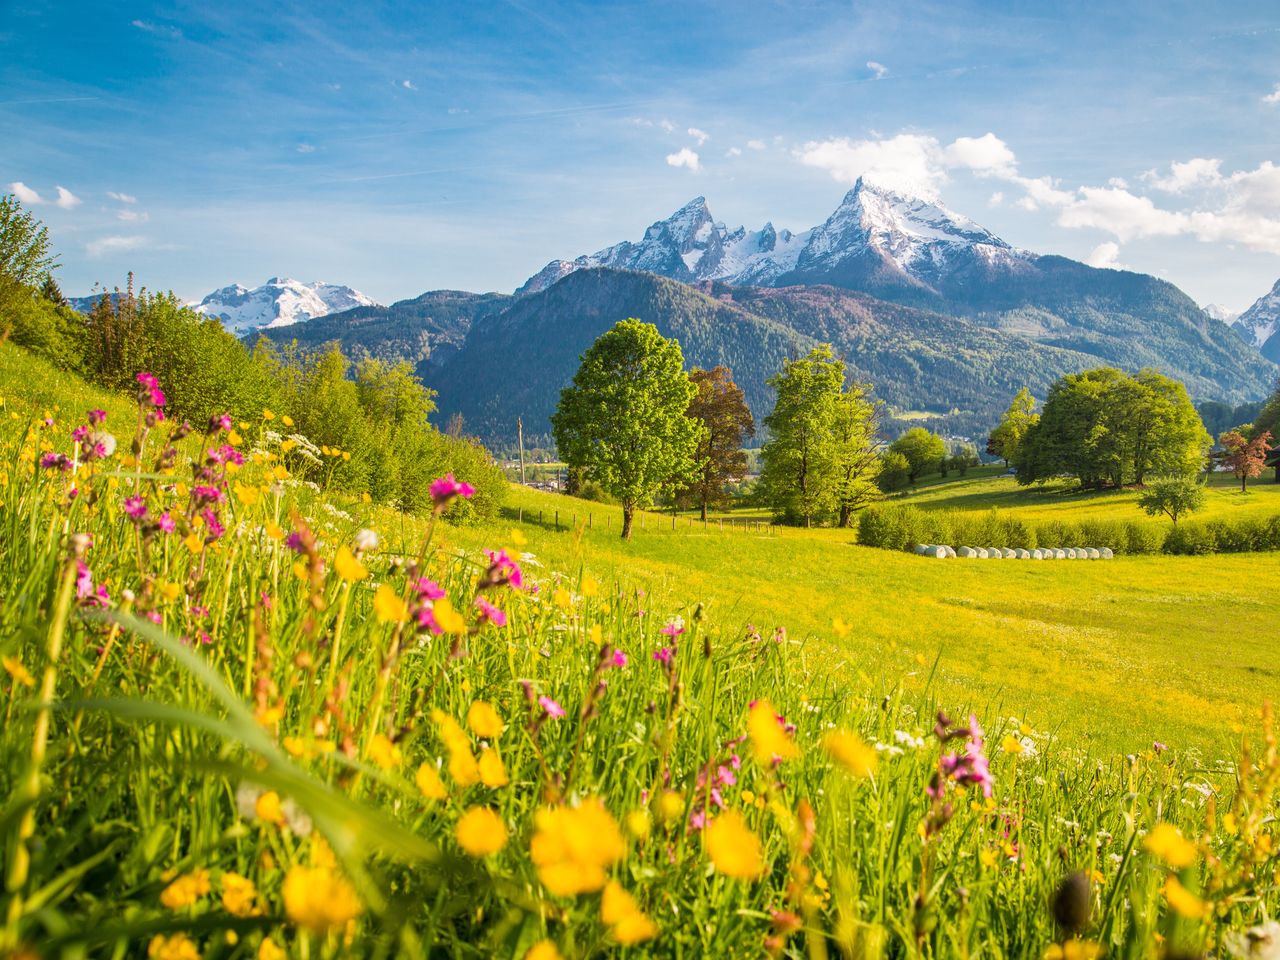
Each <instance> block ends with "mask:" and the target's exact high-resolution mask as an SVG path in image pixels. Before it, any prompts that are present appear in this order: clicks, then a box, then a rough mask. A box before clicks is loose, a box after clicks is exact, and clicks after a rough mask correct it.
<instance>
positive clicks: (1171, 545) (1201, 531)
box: [1164, 523, 1218, 556]
mask: <svg viewBox="0 0 1280 960" xmlns="http://www.w3.org/2000/svg"><path fill="white" fill-rule="evenodd" d="M1217 549H1218V542H1217V538H1216V537H1215V536H1214V532H1213V530H1212V528H1211V527H1210V526H1209V525H1208V524H1203V523H1197V524H1191V523H1184V524H1182V525H1181V526H1179V527H1174V528H1173V529H1172V530H1170V531H1169V535H1168V536H1167V537H1165V541H1164V552H1165V553H1175V554H1185V555H1190V556H1203V555H1205V554H1210V553H1216V552H1217Z"/></svg>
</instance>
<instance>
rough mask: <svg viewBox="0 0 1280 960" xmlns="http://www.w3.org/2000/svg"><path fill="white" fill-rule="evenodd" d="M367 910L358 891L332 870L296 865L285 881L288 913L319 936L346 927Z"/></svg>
mask: <svg viewBox="0 0 1280 960" xmlns="http://www.w3.org/2000/svg"><path fill="white" fill-rule="evenodd" d="M362 909H363V908H362V907H361V905H360V900H359V898H358V897H357V896H356V891H355V889H354V888H353V887H352V886H351V884H350V883H349V882H348V881H347V879H346V878H345V877H343V876H342V875H341V874H340V873H338V872H337V871H336V870H334V869H333V868H331V867H304V866H295V867H291V868H290V869H289V872H288V874H286V875H285V878H284V911H285V913H286V914H287V915H288V917H289V919H290V920H292V921H293V922H294V923H296V924H297V925H298V926H300V927H306V928H307V929H309V930H314V931H316V932H317V933H324V932H326V931H328V930H333V929H335V928H340V927H345V926H346V925H347V923H348V922H350V921H351V920H354V919H355V918H356V917H358V916H359V915H360V912H361V910H362Z"/></svg>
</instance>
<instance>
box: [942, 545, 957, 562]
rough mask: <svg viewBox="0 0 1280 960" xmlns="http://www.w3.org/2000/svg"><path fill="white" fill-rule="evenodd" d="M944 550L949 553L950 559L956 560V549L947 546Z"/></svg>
mask: <svg viewBox="0 0 1280 960" xmlns="http://www.w3.org/2000/svg"><path fill="white" fill-rule="evenodd" d="M942 549H944V550H946V551H947V556H948V557H949V558H950V559H952V560H954V559H955V558H956V551H955V548H954V547H951V546H946V547H943V548H942Z"/></svg>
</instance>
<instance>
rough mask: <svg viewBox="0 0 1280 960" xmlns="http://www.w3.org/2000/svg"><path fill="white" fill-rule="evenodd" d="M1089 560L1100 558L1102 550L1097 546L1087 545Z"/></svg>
mask: <svg viewBox="0 0 1280 960" xmlns="http://www.w3.org/2000/svg"><path fill="white" fill-rule="evenodd" d="M1086 549H1087V550H1088V552H1089V559H1090V560H1101V559H1102V552H1101V551H1100V550H1099V549H1098V548H1097V547H1087V548H1086Z"/></svg>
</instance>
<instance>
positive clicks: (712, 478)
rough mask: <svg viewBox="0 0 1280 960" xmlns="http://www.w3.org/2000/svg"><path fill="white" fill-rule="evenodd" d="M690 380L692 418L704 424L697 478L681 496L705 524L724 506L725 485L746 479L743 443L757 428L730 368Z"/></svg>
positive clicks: (694, 374)
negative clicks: (712, 509)
mask: <svg viewBox="0 0 1280 960" xmlns="http://www.w3.org/2000/svg"><path fill="white" fill-rule="evenodd" d="M689 380H690V382H691V383H692V384H693V386H694V388H695V389H696V391H697V392H696V393H695V394H694V395H693V399H692V400H691V401H690V402H689V411H688V412H689V416H690V417H692V418H693V419H694V420H697V421H698V422H699V423H701V424H702V427H703V431H702V439H701V440H700V441H699V443H698V450H697V453H696V454H695V460H696V461H697V464H698V470H697V474H696V475H695V477H694V480H693V483H692V484H691V485H690V486H688V487H686V488H685V490H684V491H682V494H683V498H686V502H687V501H688V500H691V501H692V502H694V503H696V504H697V505H698V506H699V508H700V509H701V511H702V519H703V520H706V519H707V508H708V507H709V506H712V505H716V504H721V503H724V502H725V500H726V496H725V487H726V485H728V484H730V483H736V482H738V481H740V480H741V479H742V478H743V477H745V476H746V475H747V455H746V452H745V451H744V450H743V449H742V441H743V439H744V438H745V437H750V436H754V435H755V432H756V424H755V420H754V419H752V416H751V411H750V410H749V409H748V408H747V403H746V400H745V398H744V397H743V393H742V388H741V387H739V386H738V385H737V384H736V383H734V382H733V371H732V370H730V369H729V368H728V367H725V366H719V367H714V368H713V369H711V370H700V369H696V368H695V369H694V370H693V371H692V372H691V373H690V374H689Z"/></svg>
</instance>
